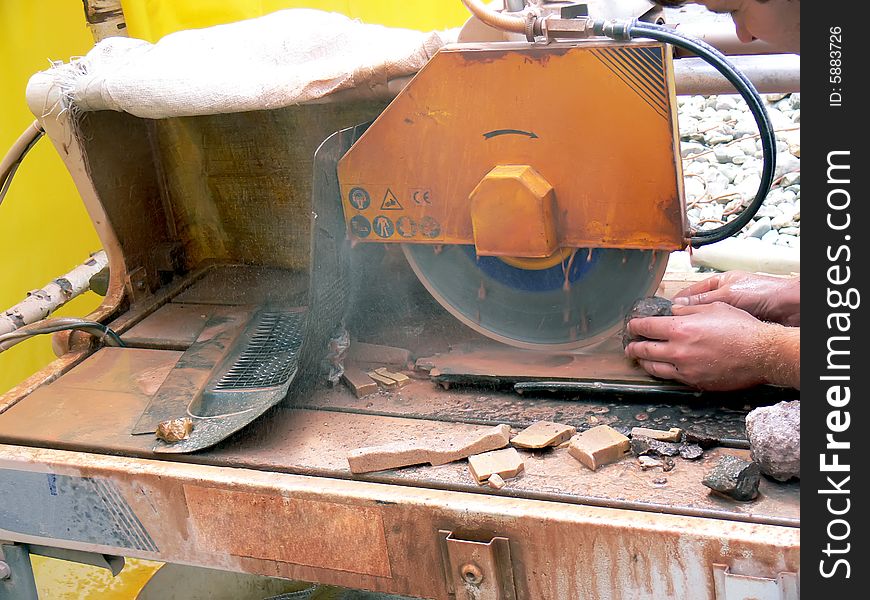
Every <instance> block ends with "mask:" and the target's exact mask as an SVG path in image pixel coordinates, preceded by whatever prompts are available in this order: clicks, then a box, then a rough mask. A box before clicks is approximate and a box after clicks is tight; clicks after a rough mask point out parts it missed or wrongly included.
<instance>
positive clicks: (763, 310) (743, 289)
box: [674, 271, 801, 327]
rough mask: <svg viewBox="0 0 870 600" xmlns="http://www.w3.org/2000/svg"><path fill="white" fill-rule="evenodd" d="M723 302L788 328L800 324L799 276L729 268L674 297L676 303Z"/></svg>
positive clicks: (689, 304) (686, 304)
mask: <svg viewBox="0 0 870 600" xmlns="http://www.w3.org/2000/svg"><path fill="white" fill-rule="evenodd" d="M713 302H724V303H726V304H730V305H731V306H735V307H737V308H739V309H742V310H745V311H746V312H748V313H749V314H751V315H752V316H754V317H755V318H756V319H760V320H762V321H769V322H772V323H779V324H780V325H786V326H789V327H799V326H800V324H801V288H800V277H788V278H786V277H772V276H770V275H757V274H754V273H745V272H743V271H729V272H727V273H721V274H719V275H714V276H713V277H710V278H709V279H705V280H704V281H699V282H698V283H696V284H693V285H690V286H689V287H687V288H686V289H684V290H682V291H681V292H679V293H678V294H677V295H676V296H675V297H674V304H678V305H684V306H694V305H698V304H711V303H713Z"/></svg>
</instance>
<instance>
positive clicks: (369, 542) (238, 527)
mask: <svg viewBox="0 0 870 600" xmlns="http://www.w3.org/2000/svg"><path fill="white" fill-rule="evenodd" d="M184 494H185V496H186V498H187V505H188V510H189V512H190V517H191V520H192V522H193V529H194V530H195V531H196V533H197V535H198V536H199V539H200V540H201V542H203V543H204V544H205V546H206V547H207V548H210V549H211V550H212V551H214V552H226V553H229V554H232V555H235V556H244V557H250V558H259V559H265V560H274V561H278V562H283V563H291V564H297V565H305V566H311V567H321V568H326V569H333V570H337V571H348V572H351V573H359V574H363V575H373V576H376V577H390V575H391V571H390V560H389V554H388V551H387V540H386V536H385V534H384V523H383V517H382V515H381V512H380V510H378V509H377V508H374V507H368V506H351V505H347V504H336V503H332V502H318V501H312V500H301V499H297V498H287V497H282V496H277V495H265V494H257V493H252V492H240V491H232V490H220V489H216V488H208V487H202V486H196V485H185V486H184ZM262 515H270V518H269V519H263V518H262Z"/></svg>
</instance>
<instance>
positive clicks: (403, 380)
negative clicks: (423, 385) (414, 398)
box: [375, 367, 411, 387]
mask: <svg viewBox="0 0 870 600" xmlns="http://www.w3.org/2000/svg"><path fill="white" fill-rule="evenodd" d="M375 373H377V374H378V375H382V376H384V377H386V378H387V379H392V380H393V381H395V382H396V387H405V386H406V385H408V384H409V383H411V378H410V377H408V376H407V375H405V374H403V373H394V372H393V371H388V370H387V369H385V368H383V367H382V368H380V369H375Z"/></svg>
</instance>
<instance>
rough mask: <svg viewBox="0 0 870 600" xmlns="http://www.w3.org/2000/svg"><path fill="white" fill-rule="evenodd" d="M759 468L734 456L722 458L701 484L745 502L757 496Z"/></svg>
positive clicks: (759, 476) (759, 477)
mask: <svg viewBox="0 0 870 600" xmlns="http://www.w3.org/2000/svg"><path fill="white" fill-rule="evenodd" d="M760 481H761V467H759V466H758V463H756V462H749V461H746V460H742V459H740V458H737V457H736V456H723V457H722V458H721V459H719V463H718V464H717V465H716V466H715V467H713V468H712V469H711V470H710V471H709V472H708V473H707V474H706V475H705V476H704V480H703V481H702V482H701V483H703V484H704V485H706V486H707V487H708V488H710V489H711V490H713V491H715V492H719V493H720V494H725V495H726V496H730V497H731V498H734V499H735V500H740V501H741V502H745V501H747V500H754V499H755V498H756V497H757V496H758V484H759V483H760Z"/></svg>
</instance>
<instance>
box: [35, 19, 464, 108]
mask: <svg viewBox="0 0 870 600" xmlns="http://www.w3.org/2000/svg"><path fill="white" fill-rule="evenodd" d="M455 37H456V32H454V31H446V32H430V33H423V32H420V31H413V30H409V29H397V28H391V27H384V26H381V25H368V24H364V23H361V22H359V21H355V20H353V19H350V18H348V17H346V16H344V15H341V14H338V13H330V12H323V11H318V10H311V9H289V10H282V11H278V12H275V13H272V14H269V15H266V16H263V17H259V18H256V19H249V20H246V21H240V22H237V23H231V24H228V25H218V26H215V27H209V28H205V29H194V30H188V31H179V32H177V33H173V34H170V35H167V36H166V37H164V38H162V39H161V40H159V41H158V42H157V43H155V44H151V43H149V42H146V41H143V40H136V39H131V38H123V37H117V38H107V39H104V40H102V41H101V42H99V43H97V44H96V45H95V46H94V48H93V49H92V50H91V51H90V52H88V54H87V55H86V56H84V57H81V58H77V59H74V60H72V61H71V62H70V63H67V64H58V65H55V66H53V67H52V68H51V69H49V70H47V71H43V72H42V73H38V74H37V75H35V76H34V78H44V77H47V78H49V79H50V80H51V81H50V82H48V83H50V84H51V85H57V86H60V89H61V94H62V97H63V102H64V103H65V105H66V107H67V108H73V109H74V110H83V111H94V110H116V111H123V112H128V113H131V114H133V115H136V116H139V117H145V118H152V119H160V118H166V117H179V116H189V115H204V114H216V113H228V112H242V111H250V110H263V109H271V108H279V107H284V106H289V105H292V104H300V103H305V102H310V101H312V100H316V99H318V98H322V97H324V96H327V95H329V94H331V93H334V92H337V91H339V90H344V89H348V88H355V87H363V86H369V87H370V86H373V85H376V84H383V83H386V81H388V80H390V79H393V78H396V77H402V76H407V75H411V74H413V73H416V72H417V71H419V70H420V69H421V68H422V67H423V65H425V64H426V62H427V61H428V60H429V59H430V58H431V57H432V56H433V55H434V54H435V52H437V51H438V49H439V48H441V47H442V46H443V45H444V44H446V43H449V42H450V41H454V40H455ZM32 83H33V82H32ZM40 83H41V84H43V85H44V84H45V83H46V82H44V81H42V82H40ZM40 87H42V85H40Z"/></svg>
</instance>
